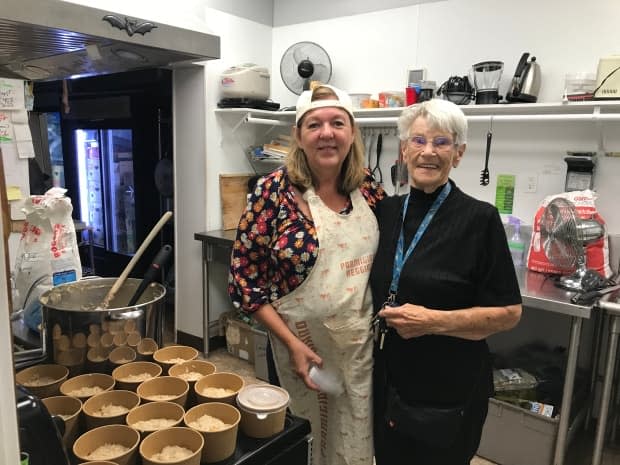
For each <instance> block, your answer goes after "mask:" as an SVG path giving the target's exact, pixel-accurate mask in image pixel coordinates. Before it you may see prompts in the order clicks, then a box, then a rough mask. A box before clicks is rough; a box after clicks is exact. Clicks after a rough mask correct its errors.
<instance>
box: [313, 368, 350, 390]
mask: <svg viewBox="0 0 620 465" xmlns="http://www.w3.org/2000/svg"><path fill="white" fill-rule="evenodd" d="M308 374H309V375H310V379H311V380H312V381H313V382H314V384H316V385H317V386H318V387H319V389H320V390H321V391H322V392H324V393H326V394H330V395H332V396H339V395H340V394H342V393H343V392H344V386H343V384H342V378H341V377H340V375H339V374H338V373H336V372H334V371H331V370H328V369H326V368H319V367H317V366H313V367H311V368H310V371H309V372H308Z"/></svg>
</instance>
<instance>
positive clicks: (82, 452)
mask: <svg viewBox="0 0 620 465" xmlns="http://www.w3.org/2000/svg"><path fill="white" fill-rule="evenodd" d="M139 443H140V433H138V432H137V431H136V430H135V429H133V428H130V427H129V426H127V425H106V426H100V427H98V428H95V429H91V430H90V431H87V432H86V433H84V434H82V435H81V436H80V437H79V438H77V440H76V441H75V443H74V444H73V454H74V455H75V456H76V457H77V458H78V460H79V461H80V462H87V461H89V460H90V461H94V460H107V461H110V462H113V463H116V464H117V465H135V463H136V459H137V456H138V444H139Z"/></svg>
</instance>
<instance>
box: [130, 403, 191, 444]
mask: <svg viewBox="0 0 620 465" xmlns="http://www.w3.org/2000/svg"><path fill="white" fill-rule="evenodd" d="M183 415H185V410H184V409H183V407H181V406H180V405H179V404H175V403H174V402H147V403H146V404H142V405H139V406H138V407H136V408H134V409H133V410H131V411H130V412H129V413H128V414H127V418H125V422H126V423H127V425H128V426H131V427H132V428H133V429H135V430H138V431H139V432H140V436H141V437H142V439H144V438H145V437H146V436H148V435H149V434H150V433H152V432H153V431H158V430H160V429H165V428H172V427H173V426H178V425H180V424H181V422H182V421H183Z"/></svg>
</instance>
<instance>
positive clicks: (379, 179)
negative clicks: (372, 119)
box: [371, 133, 383, 184]
mask: <svg viewBox="0 0 620 465" xmlns="http://www.w3.org/2000/svg"><path fill="white" fill-rule="evenodd" d="M382 149H383V134H382V133H379V135H378V136H377V152H376V155H377V158H376V159H375V167H374V168H373V169H372V171H371V174H372V175H373V176H375V179H376V181H377V182H378V183H379V184H383V173H382V172H381V166H380V165H379V162H380V161H381V151H382Z"/></svg>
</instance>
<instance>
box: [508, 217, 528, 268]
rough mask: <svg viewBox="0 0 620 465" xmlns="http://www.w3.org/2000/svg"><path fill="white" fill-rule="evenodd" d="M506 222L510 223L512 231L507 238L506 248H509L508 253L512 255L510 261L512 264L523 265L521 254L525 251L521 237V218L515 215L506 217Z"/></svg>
mask: <svg viewBox="0 0 620 465" xmlns="http://www.w3.org/2000/svg"><path fill="white" fill-rule="evenodd" d="M508 224H510V225H512V227H513V232H512V236H510V239H509V240H508V248H509V249H510V254H511V255H512V262H513V263H514V266H522V265H523V255H524V252H525V242H524V241H523V237H521V220H520V219H519V218H517V217H516V216H512V215H511V216H509V217H508Z"/></svg>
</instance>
